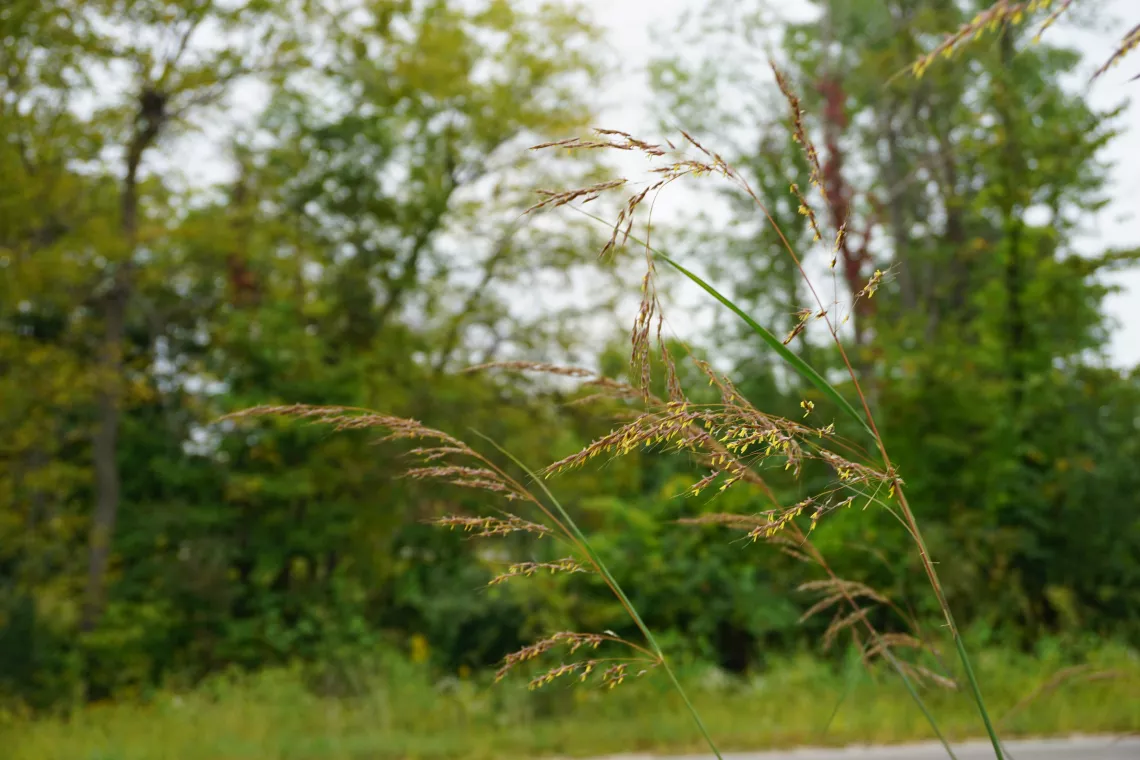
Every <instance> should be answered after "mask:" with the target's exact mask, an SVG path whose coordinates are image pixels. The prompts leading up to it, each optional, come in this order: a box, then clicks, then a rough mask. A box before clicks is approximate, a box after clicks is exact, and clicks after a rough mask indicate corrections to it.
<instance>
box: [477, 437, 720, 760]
mask: <svg viewBox="0 0 1140 760" xmlns="http://www.w3.org/2000/svg"><path fill="white" fill-rule="evenodd" d="M473 432H474V433H475V434H476V435H477V436H479V437H480V438H482V439H483V440H485V441H487V443H489V444H491V445H492V446H494V447H495V448H496V449H498V451H499V453H501V454H502V455H503V456H505V457H507V458H508V459H510V460H511V461H512V462H514V464H515V465H516V466H517V467H518V468H519V469H521V470H522V471H523V472H525V473H526V474H527V477H529V478H530V479H531V480H532V481H533V482H534V483H537V484H538V487H539V488H541V489H542V492H543V493H544V494H546V498H547V499H548V500H549V501H550V503H551V504H552V505H553V506H554V509H555V510H556V511H557V512H558V515H559V517H561V518H562V520H563V522H565V524H566V525H567V526H568V527H569V528H570V531H571V532H572V533H573V534H574V538H576V539H577V540H578V541H579V543H581V544H582V547H583V548H584V549H585V550H586V553H587V554H589V555H590V559H591V560H592V561H593V562H594V565H595V566H596V567H597V568H598V571H599V572H601V574H602V575H603V576H604V577H605V579H606V582H607V583H608V584H609V586H610V588H611V589H613V592H614V593H615V594H616V595H617V596H618V598H619V599H620V600H621V602H622V604H623V605H624V606H625V608H626V609H627V610H628V611H629V614H630V617H632V618H633V622H634V624H635V625H637V628H638V630H640V631H641V634H642V635H643V636H644V637H645V641H646V643H648V644H649V646H650V648H651V649H652V650H653V652H654V654H656V655H657V657H658V658H659V659H660V661H661V668H662V669H663V670H664V671H665V673H666V674H667V675H668V676H669V680H670V681H671V682H672V684H673V688H674V689H676V691H677V693H678V694H679V695H680V696H681V701H683V702H684V703H685V707H686V708H687V709H688V711H689V714H690V715H691V716H692V718H693V722H694V723H695V724H696V726H697V728H698V729H699V730H700V732H701V736H703V737H704V740H705V742H706V743H707V744H708V745H709V749H711V750H712V752H713V754H714V755H716V757H717V760H723V758H722V757H721V754H720V750H719V749H717V746H716V742H714V741H713V738H712V735H711V734H709V731H708V728H706V727H705V722H704V721H703V720H701V716H700V713H698V712H697V708H696V707H694V706H693V703H692V702H691V701H690V700H689V695H688V694H687V693H686V692H685V689H684V687H682V686H681V682H680V681H679V680H678V679H677V676H676V674H675V673H674V672H673V669H672V668H670V667H669V662H668V661H667V660H666V659H665V652H664V651H663V650H662V649H661V646H660V645H659V644H658V643H657V639H656V638H655V637H654V636H653V632H652V631H650V630H649V626H647V625H646V624H645V621H644V620H642V619H641V615H640V614H638V612H637V608H635V607H634V606H633V602H631V601H630V600H629V597H627V596H626V594H625V591H623V590H622V587H621V585H620V584H619V583H618V582H617V579H616V578H614V577H613V575H611V574H610V571H609V568H607V567H606V564H605V563H604V562H603V561H602V558H601V557H599V556H598V554H597V552H595V551H594V547H593V546H592V545H591V544H590V542H589V540H588V539H587V538H586V535H585V534H584V533H582V530H581V529H580V528H579V527H578V524H577V523H575V522H574V518H572V517H570V514H569V513H568V512H567V511H566V509H565V508H564V507H563V506H562V502H560V501H559V500H558V499H557V497H555V495H554V494H553V493H552V492H551V491H550V489H549V488H547V486H546V483H545V482H544V481H543V480H542V478H540V477H538V475H537V474H535V473H534V472H533V471H531V469H530V468H529V467H527V466H526V465H525V464H523V463H522V462H521V461H520V460H519V459H518V457H516V456H515V455H514V454H512V453H511V452H509V451H507V450H506V449H504V448H503V447H502V446H500V445H499V444H498V443H496V442H495V441H494V440H492V439H491V438H488V437H487V436H485V435H483V434H482V433H480V432H479V431H478V430H475V431H473Z"/></svg>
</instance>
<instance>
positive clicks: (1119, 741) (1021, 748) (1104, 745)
mask: <svg viewBox="0 0 1140 760" xmlns="http://www.w3.org/2000/svg"><path fill="white" fill-rule="evenodd" d="M1005 748H1006V754H1007V757H1008V758H1009V760H1140V737H1135V736H1132V737H1123V736H1121V737H1116V736H1082V737H1072V738H1069V739H1027V740H1024V741H1008V742H1005ZM954 753H955V754H956V755H957V756H958V760H993V757H994V751H993V748H992V747H990V744H989V742H986V741H980V742H966V743H963V744H956V745H955V746H954ZM708 757H709V756H708V755H676V756H669V757H664V756H661V757H658V756H651V755H617V756H614V757H612V758H599V759H598V760H708ZM946 758H947V755H946V750H945V749H943V748H942V746H941V745H939V744H906V745H897V746H892V747H848V748H846V749H815V748H804V749H796V750H786V751H782V752H732V753H725V755H724V760H946Z"/></svg>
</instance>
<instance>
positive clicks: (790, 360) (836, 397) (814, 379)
mask: <svg viewBox="0 0 1140 760" xmlns="http://www.w3.org/2000/svg"><path fill="white" fill-rule="evenodd" d="M575 210H576V211H581V209H575ZM581 213H583V214H585V215H586V216H588V217H590V218H591V219H596V220H597V221H599V222H602V223H603V224H608V222H606V221H605V220H604V219H602V218H601V217H599V216H594V215H593V214H591V213H589V212H588V211H581ZM629 239H630V240H632V241H633V242H635V243H637V244H638V245H641V246H645V247H646V248H647V249H648V250H649V252H650V253H652V254H653V255H654V256H655V257H656V258H658V259H660V260H661V261H664V262H665V263H666V264H668V265H669V266H671V267H673V269H676V270H677V271H678V272H680V273H681V274H683V275H684V276H685V277H687V278H689V279H690V280H691V281H692V282H694V283H696V284H697V285H698V286H700V287H701V289H703V290H704V291H705V292H706V293H708V294H709V295H711V296H712V297H713V298H715V299H716V300H718V301H720V303H721V304H723V305H724V306H725V307H727V308H728V309H729V311H731V312H732V313H733V314H735V315H736V316H738V317H740V318H741V319H742V320H743V321H744V323H745V324H746V325H748V327H749V328H750V329H751V330H752V332H754V333H756V334H757V335H759V336H760V339H761V340H763V341H764V342H765V343H767V344H768V347H769V348H771V349H772V350H773V351H775V352H776V353H777V354H778V355H779V357H780V358H781V359H783V360H784V361H785V362H787V364H788V366H790V367H791V368H792V369H794V370H795V371H796V372H797V373H798V374H799V375H800V376H801V377H803V378H804V379H805V380H807V381H808V382H809V383H811V384H812V385H813V386H815V388H816V389H817V390H818V391H819V392H820V393H822V394H823V395H824V396H826V397H827V398H828V399H829V400H830V401H832V402H833V403H834V404H836V405H837V406H838V407H839V408H840V409H842V410H843V411H844V412H845V413H846V414H847V415H848V416H849V417H851V419H853V420H855V421H856V422H858V423H859V425H860V426H862V428H863V429H864V430H866V431H867V433H868V434H869V435H871V436H874V432H873V431H872V430H871V426H870V425H868V424H867V420H865V419H864V418H863V415H862V414H860V413H859V412H858V411H857V410H856V409H855V407H854V406H852V405H851V402H849V401H848V400H847V399H845V398H844V397H843V395H842V394H841V393H840V392H839V391H837V390H836V389H835V387H834V386H833V385H832V384H831V383H829V382H827V380H826V379H825V378H824V377H823V375H821V374H820V373H819V372H817V371H816V369H815V367H812V366H811V365H810V364H808V363H807V362H805V361H804V360H803V359H801V358H800V357H798V356H796V354H795V353H793V352H792V350H791V349H789V348H788V347H787V346H785V345H784V342H783V341H782V340H780V339H779V338H777V337H776V336H775V335H773V334H772V333H771V332H770V331H769V330H768V329H767V328H765V327H764V326H763V325H761V324H760V323H759V322H757V321H756V320H755V319H753V318H752V317H750V316H749V315H748V314H747V313H746V312H745V311H744V310H743V309H741V308H740V307H739V306H737V305H736V304H734V303H733V302H732V301H731V300H729V299H728V298H727V297H726V296H725V295H724V294H722V293H721V292H720V291H718V290H717V289H716V288H714V287H713V286H712V285H710V284H709V283H707V282H705V281H704V280H703V279H701V278H700V277H699V276H697V275H696V274H695V273H693V272H691V271H690V270H688V269H686V268H685V267H684V266H682V265H681V264H679V263H678V262H677V261H675V260H674V259H673V258H671V257H670V256H669V255H667V254H665V253H664V252H662V251H659V250H657V249H656V248H654V247H652V246H649V245H647V244H646V243H645V241H643V240H638V239H637V238H636V237H634V236H633V235H630V236H629Z"/></svg>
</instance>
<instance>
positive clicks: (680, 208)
mask: <svg viewBox="0 0 1140 760" xmlns="http://www.w3.org/2000/svg"><path fill="white" fill-rule="evenodd" d="M726 1H727V2H731V0H726ZM579 2H581V3H582V4H583V5H585V6H586V7H587V8H588V9H589V10H590V11H591V12H592V13H594V14H595V17H596V18H597V19H598V21H599V22H601V23H602V24H603V25H604V26H605V28H606V30H607V33H608V35H609V37H610V43H611V45H612V46H613V47H614V48H615V49H616V51H617V53H618V55H619V56H620V69H621V71H620V72H619V73H618V75H617V76H615V77H614V78H613V82H614V83H613V84H612V85H611V86H610V87H609V89H608V90H607V91H605V92H602V93H599V94H598V100H599V101H600V102H602V103H605V104H606V106H605V108H604V110H603V111H602V114H601V116H600V118H599V123H598V126H601V127H606V128H610V129H621V130H624V131H627V132H631V133H634V134H641V135H644V136H647V137H650V136H654V135H655V133H656V129H655V128H654V124H653V122H652V119H651V117H650V116H649V112H648V108H647V102H648V98H649V95H648V92H647V86H646V83H647V79H646V73H645V65H646V63H647V62H648V61H649V60H650V59H651V58H653V57H654V56H656V55H661V54H662V53H663V52H664V51H662V50H661V49H660V47H659V46H658V44H655V43H654V42H653V41H652V40H651V36H650V32H649V27H650V26H657V27H659V28H660V29H662V30H664V31H669V30H672V29H673V28H674V27H675V23H674V22H675V21H676V20H677V19H678V18H679V17H680V15H681V14H682V13H684V12H685V11H686V10H696V9H699V8H701V7H703V6H704V4H705V2H706V0H579ZM1096 4H1097V5H1098V7H1101V8H1102V9H1103V11H1104V12H1105V13H1106V15H1107V17H1108V18H1107V19H1106V23H1104V24H1103V25H1102V26H1103V27H1104V30H1103V31H1102V30H1098V31H1096V32H1078V31H1076V30H1073V29H1072V28H1066V27H1064V26H1063V25H1060V24H1059V25H1057V26H1054V27H1053V28H1052V29H1050V30H1049V32H1047V34H1049V35H1051V36H1052V40H1053V41H1054V42H1055V43H1056V44H1066V45H1071V46H1073V47H1074V48H1076V49H1078V50H1080V51H1081V52H1082V53H1083V54H1085V56H1086V61H1085V68H1086V70H1087V71H1088V72H1090V73H1091V71H1092V70H1093V69H1094V68H1095V67H1096V66H1098V65H1099V64H1100V63H1101V62H1103V60H1104V58H1105V56H1107V55H1108V53H1109V52H1110V51H1111V50H1112V49H1114V45H1115V44H1116V43H1117V42H1118V41H1119V39H1120V34H1121V32H1122V30H1123V29H1127V28H1130V27H1131V25H1132V24H1134V23H1135V21H1136V20H1137V19H1138V18H1140V0H1099V2H1097V3H1096ZM780 7H781V10H782V11H783V12H784V13H786V14H789V15H800V14H802V12H803V11H804V9H805V8H806V3H805V2H804V1H803V0H782V2H781V4H780ZM1113 18H1116V19H1131V20H1130V21H1129V23H1128V26H1123V24H1122V23H1113V22H1112V19H1113ZM1138 71H1140V55H1137V56H1135V57H1134V58H1132V59H1129V60H1128V61H1126V62H1125V63H1124V64H1123V65H1122V66H1120V67H1117V68H1116V69H1114V70H1113V71H1111V72H1109V73H1108V74H1106V75H1105V76H1104V77H1102V78H1101V80H1099V81H1098V83H1097V84H1096V85H1095V86H1094V87H1093V89H1092V90H1091V93H1090V101H1091V103H1092V105H1093V106H1094V107H1097V108H1105V109H1107V108H1110V107H1112V106H1115V105H1117V104H1119V103H1120V102H1121V101H1123V100H1125V99H1126V98H1128V97H1129V96H1131V97H1132V98H1135V97H1136V96H1137V95H1140V82H1129V81H1128V79H1129V77H1131V76H1133V75H1135V74H1136V73H1137V72H1138ZM1087 78H1088V77H1087V74H1085V75H1084V76H1083V78H1082V79H1083V80H1086V81H1087ZM1120 126H1121V128H1122V129H1123V130H1124V134H1122V135H1121V136H1120V137H1119V138H1117V140H1116V141H1115V142H1114V143H1113V144H1112V145H1111V146H1110V147H1109V149H1107V150H1106V153H1105V158H1106V160H1107V161H1108V162H1109V163H1110V164H1111V165H1112V167H1113V174H1114V176H1113V180H1114V188H1113V190H1114V192H1113V193H1112V195H1113V198H1114V199H1115V201H1114V203H1113V204H1112V205H1111V206H1109V207H1108V208H1107V209H1105V210H1104V211H1102V212H1101V213H1100V214H1099V217H1098V218H1093V219H1089V222H1088V227H1089V231H1090V232H1089V234H1088V235H1086V236H1084V237H1083V238H1082V239H1081V240H1080V241H1079V242H1078V247H1079V249H1080V250H1081V251H1082V252H1087V253H1092V252H1095V251H1098V250H1102V249H1103V248H1106V247H1126V246H1134V245H1138V244H1140V217H1138V216H1137V214H1136V212H1137V211H1138V210H1140V202H1138V201H1140V104H1137V103H1135V102H1133V103H1131V104H1130V105H1129V107H1128V110H1127V111H1126V112H1125V114H1124V115H1123V118H1122V119H1121V121H1120ZM710 147H711V146H710ZM694 197H698V198H699V197H700V196H699V194H695V193H694V194H689V193H685V194H684V195H683V199H678V198H677V197H676V196H675V197H674V202H673V203H658V205H657V206H656V207H655V210H654V218H655V219H656V220H658V221H659V222H660V221H664V220H665V219H666V216H667V215H669V214H679V213H680V214H683V213H684V208H685V206H686V205H688V204H691V203H692V201H693V198H694ZM1106 281H1108V282H1111V283H1113V284H1117V285H1120V286H1122V287H1123V291H1122V292H1120V293H1118V294H1115V295H1112V296H1110V297H1109V298H1108V299H1107V301H1106V303H1105V307H1106V309H1107V311H1108V313H1109V315H1110V317H1111V318H1113V319H1114V320H1115V321H1116V322H1118V323H1119V325H1118V327H1117V329H1116V330H1115V331H1114V333H1113V341H1112V345H1111V348H1110V354H1111V358H1112V362H1113V364H1115V365H1117V366H1122V367H1125V366H1135V365H1136V364H1138V363H1140V271H1137V270H1136V269H1133V270H1131V271H1129V272H1126V273H1120V274H1115V275H1112V276H1111V277H1106ZM673 316H674V317H676V313H675V312H674V315H673Z"/></svg>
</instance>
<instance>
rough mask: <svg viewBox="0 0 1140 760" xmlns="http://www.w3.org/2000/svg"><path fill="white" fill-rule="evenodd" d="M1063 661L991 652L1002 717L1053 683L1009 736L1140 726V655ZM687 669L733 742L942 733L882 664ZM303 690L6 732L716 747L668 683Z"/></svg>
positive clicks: (137, 747) (949, 721)
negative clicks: (343, 693)
mask: <svg viewBox="0 0 1140 760" xmlns="http://www.w3.org/2000/svg"><path fill="white" fill-rule="evenodd" d="M1066 664H1067V663H1066V661H1065V660H1064V659H1062V658H1061V657H1060V656H1059V655H1056V654H1049V653H1045V654H1044V655H1043V656H1033V655H1026V654H1017V653H1013V652H1009V651H1001V650H983V651H982V652H980V653H979V656H978V657H977V668H978V671H979V675H980V677H982V678H984V679H985V681H986V683H987V684H991V688H990V689H989V696H990V699H991V704H992V708H993V710H994V714H995V715H996V716H998V717H999V720H1000V719H1001V716H1003V715H1005V714H1006V713H1009V711H1010V710H1011V709H1013V708H1015V707H1017V706H1018V703H1019V701H1020V700H1021V699H1022V698H1023V697H1024V696H1025V695H1027V694H1032V693H1033V692H1034V691H1035V690H1038V691H1041V694H1040V696H1039V697H1038V698H1037V699H1036V700H1034V701H1032V702H1030V703H1028V704H1025V705H1023V706H1021V707H1020V708H1019V709H1017V710H1016V712H1013V713H1012V714H1011V715H1010V717H1009V719H1008V720H1007V721H1005V722H1003V723H1002V727H1003V729H1004V730H1003V735H1004V736H1006V737H1009V738H1013V737H1015V736H1042V735H1065V734H1071V733H1084V734H1089V733H1126V732H1134V731H1137V730H1140V700H1137V699H1135V695H1136V693H1137V689H1138V683H1140V682H1138V681H1137V677H1138V676H1140V660H1138V658H1137V654H1136V653H1135V652H1133V651H1129V650H1127V649H1124V648H1119V647H1111V646H1105V647H1103V648H1101V649H1100V650H1099V651H1096V652H1094V653H1093V654H1092V655H1091V656H1090V657H1089V658H1088V660H1087V664H1088V665H1089V667H1090V668H1092V669H1093V670H1094V671H1095V672H1097V673H1102V674H1103V673H1109V674H1111V675H1112V677H1103V676H1102V677H1100V678H1090V679H1085V680H1079V679H1078V680H1073V681H1071V682H1069V683H1067V684H1066V685H1065V686H1064V688H1058V689H1052V690H1050V689H1048V686H1049V685H1050V676H1051V674H1052V673H1054V672H1056V671H1058V670H1059V669H1061V668H1063V667H1064V666H1065V665H1066ZM678 675H679V678H680V680H681V682H682V683H683V684H684V687H685V689H686V691H687V692H688V693H689V694H690V695H691V697H692V699H693V702H694V704H695V706H696V708H697V709H698V710H699V711H700V713H701V714H702V716H703V717H704V719H705V722H706V724H707V725H708V728H709V730H710V731H711V732H713V733H714V734H715V736H716V737H717V740H718V744H719V745H720V746H721V748H722V749H725V750H755V749H758V748H778V747H793V746H798V745H804V744H814V745H846V744H853V743H865V742H876V743H879V742H882V743H888V742H902V741H912V740H920V739H926V738H928V736H929V728H928V726H927V725H926V723H925V720H924V719H923V717H922V716H921V714H919V713H918V712H917V711H915V710H914V708H913V705H912V704H910V697H909V696H908V695H907V693H906V691H905V690H904V689H903V688H902V687H901V686H900V685H899V682H898V680H897V678H896V677H894V676H893V674H891V673H888V672H884V670H883V668H882V667H879V666H876V667H873V668H872V669H870V670H869V671H868V670H864V669H863V668H862V667H861V666H860V665H859V664H858V663H857V662H856V661H852V662H851V663H849V664H848V665H847V666H842V665H831V664H828V663H825V662H823V661H821V660H819V659H817V658H814V657H812V656H811V655H809V654H807V653H802V654H800V655H799V656H789V657H788V658H784V659H781V660H780V661H779V662H778V663H777V664H775V665H774V666H773V667H772V668H771V669H770V670H768V671H766V672H764V673H762V674H757V675H754V676H751V677H741V678H737V677H729V676H725V675H723V674H720V673H718V672H716V671H708V670H698V669H692V668H681V669H680V670H679V674H678ZM305 683H306V682H305V679H304V678H303V675H302V673H301V672H300V671H299V670H279V671H271V672H263V673H261V674H258V675H255V676H245V677H236V676H230V677H218V678H216V679H215V680H214V681H212V682H210V683H207V684H205V685H203V686H202V687H200V688H198V689H196V690H194V691H192V692H189V693H182V694H176V693H172V692H170V693H161V694H158V695H156V696H154V697H153V698H151V699H149V700H147V701H146V702H133V703H131V702H123V703H119V704H115V705H109V706H98V705H96V706H92V707H89V708H86V709H84V710H82V711H81V712H79V713H77V714H75V715H74V716H72V718H71V719H70V720H62V719H44V720H39V721H36V722H34V723H21V724H11V725H7V726H3V727H0V747H3V748H4V753H3V756H4V757H5V758H6V759H7V760H157V759H161V758H177V759H178V760H244V759H246V758H248V759H249V760H364V759H365V758H368V759H369V760H375V759H377V758H388V757H391V758H449V759H451V758H453V759H454V760H485V759H486V760H491V759H492V758H502V757H543V756H554V755H557V756H575V757H584V756H597V755H603V754H610V753H618V752H634V751H654V752H661V753H667V752H684V751H689V752H691V751H699V750H700V749H701V748H702V746H703V743H704V740H703V738H702V736H701V734H700V732H699V731H697V730H696V729H695V728H694V727H693V724H692V723H691V721H689V719H688V715H687V712H688V711H687V709H686V707H685V705H684V703H683V702H682V700H681V699H680V698H679V697H678V695H677V693H676V691H674V690H672V689H671V688H670V687H669V685H668V684H667V683H666V682H665V681H664V680H659V679H648V680H639V681H635V682H631V683H629V684H628V685H626V686H624V687H623V688H621V689H616V690H614V691H612V692H611V691H609V690H608V689H607V690H604V691H603V690H601V689H597V688H593V689H589V688H587V689H582V688H573V689H567V688H564V687H561V686H554V687H548V690H544V691H542V692H539V693H537V694H536V693H534V692H531V691H528V690H527V689H526V688H524V687H523V685H522V684H521V683H517V682H512V683H510V684H500V685H499V686H497V687H494V688H492V687H491V686H490V684H489V683H488V682H487V680H486V679H482V680H480V679H474V680H458V679H445V680H443V681H436V682H434V683H433V681H432V679H431V678H430V677H429V676H428V673H427V671H426V670H425V669H423V668H420V667H419V666H415V665H412V664H411V663H408V662H406V661H400V660H388V661H386V662H385V665H384V666H383V667H382V668H374V669H370V670H368V671H367V674H366V675H362V676H361V677H360V686H361V692H360V695H359V696H357V697H353V698H348V699H339V698H332V697H321V696H317V695H316V694H314V693H313V692H312V691H310V690H309V689H307V688H306V686H305ZM928 699H929V703H930V705H931V708H932V709H934V710H936V711H937V714H938V716H939V721H940V723H941V725H942V726H943V727H944V729H945V730H946V731H947V733H948V734H949V735H950V736H951V737H952V738H953V739H955V740H959V739H964V738H967V737H976V736H977V735H978V730H977V716H976V713H975V712H974V711H973V707H972V705H971V703H970V701H969V700H968V699H966V698H964V695H962V694H959V693H955V692H951V691H946V690H932V691H931V692H930V693H929V694H928Z"/></svg>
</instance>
